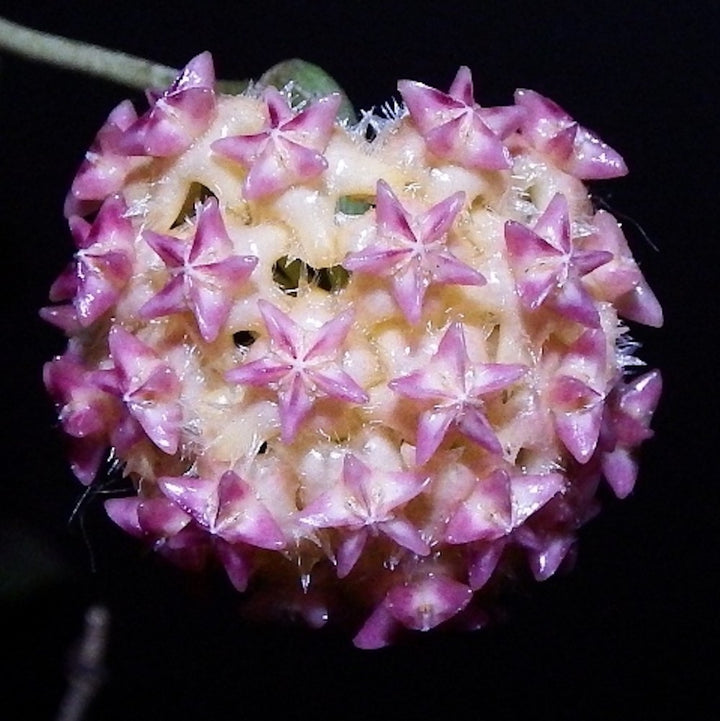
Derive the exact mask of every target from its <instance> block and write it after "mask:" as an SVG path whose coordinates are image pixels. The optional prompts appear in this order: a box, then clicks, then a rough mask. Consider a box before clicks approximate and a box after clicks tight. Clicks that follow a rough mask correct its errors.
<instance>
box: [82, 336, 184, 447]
mask: <svg viewBox="0 0 720 721" xmlns="http://www.w3.org/2000/svg"><path fill="white" fill-rule="evenodd" d="M108 343H109V346H110V356H111V358H112V360H113V362H114V364H115V367H114V368H113V369H111V370H99V371H97V372H96V373H95V374H94V378H95V381H96V383H97V385H98V386H99V387H100V388H102V389H103V390H104V391H106V392H107V393H110V394H112V395H115V396H117V397H118V398H120V399H121V400H122V402H123V404H124V406H125V408H126V409H127V411H128V415H126V416H125V418H124V419H123V420H122V421H121V422H120V423H119V424H118V429H117V435H118V436H119V437H126V438H127V443H128V444H130V443H131V442H132V441H134V440H137V435H138V434H137V428H136V425H135V422H137V423H139V424H140V426H141V427H142V429H143V430H144V431H145V433H146V434H147V436H148V437H149V438H150V440H151V441H152V442H153V443H154V444H155V445H156V446H157V447H158V448H160V449H161V450H162V451H165V453H169V454H173V453H175V452H176V451H177V448H178V444H179V442H180V425H181V421H182V408H181V406H180V403H179V395H180V381H179V379H178V377H177V375H176V374H175V371H174V370H173V369H172V368H171V367H170V366H169V365H168V364H167V363H166V362H165V361H163V360H161V359H160V357H159V356H158V354H157V353H156V352H155V351H154V350H153V349H152V348H150V346H148V345H146V344H145V343H143V342H142V341H141V340H140V339H139V338H136V337H135V336H134V335H133V334H132V333H130V332H128V331H126V330H125V329H124V328H122V327H121V326H119V325H115V326H113V327H112V328H111V329H110V332H109V334H108Z"/></svg>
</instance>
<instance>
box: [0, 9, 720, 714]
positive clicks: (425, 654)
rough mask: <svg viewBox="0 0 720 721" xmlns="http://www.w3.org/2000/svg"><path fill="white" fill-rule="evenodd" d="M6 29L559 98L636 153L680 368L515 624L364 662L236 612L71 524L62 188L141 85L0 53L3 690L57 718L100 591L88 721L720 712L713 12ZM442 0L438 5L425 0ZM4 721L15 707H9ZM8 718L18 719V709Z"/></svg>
mask: <svg viewBox="0 0 720 721" xmlns="http://www.w3.org/2000/svg"><path fill="white" fill-rule="evenodd" d="M0 7H1V8H2V12H3V14H4V15H6V16H7V17H8V18H9V19H13V20H16V21H19V22H24V23H26V24H28V25H32V26H33V27H36V28H38V29H42V30H45V31H49V32H53V33H59V34H63V35H66V36H69V37H74V38H77V39H82V40H85V41H90V42H96V43H99V44H103V45H106V46H111V47H115V48H117V49H121V50H124V51H126V52H130V53H134V54H137V55H140V56H144V57H150V58H152V59H154V60H157V61H160V62H163V63H165V64H168V65H172V66H174V67H181V66H182V65H183V64H184V63H185V62H186V61H187V60H188V59H189V58H190V57H192V56H193V55H195V54H196V53H197V52H200V51H202V50H205V49H209V50H211V51H212V52H213V55H214V58H215V65H216V69H217V71H218V75H219V76H221V77H228V78H229V77H245V76H255V77H256V76H258V75H259V74H261V73H262V72H263V70H265V69H266V68H267V67H269V66H270V65H272V64H274V63H275V62H277V61H278V60H280V59H284V58H287V57H291V56H300V57H303V58H305V59H307V60H310V61H313V62H316V63H318V64H320V65H322V66H323V67H324V68H325V69H326V70H327V71H329V72H330V73H331V74H332V75H333V76H334V77H335V78H336V79H338V81H339V82H340V83H341V84H342V85H343V86H344V88H345V90H346V91H347V93H348V94H349V96H350V97H351V99H352V100H353V101H354V103H355V104H356V107H370V106H373V105H376V104H380V103H382V102H384V101H385V100H387V99H389V98H390V97H391V96H393V95H395V96H396V97H397V92H396V81H397V79H398V78H403V77H407V78H411V79H417V80H422V81H424V82H426V83H428V84H429V85H433V86H436V87H440V88H441V89H446V88H447V87H448V86H449V83H450V82H451V80H452V78H453V76H454V73H455V71H456V70H457V67H458V66H459V65H460V64H467V65H469V66H470V67H471V69H472V70H473V74H474V78H475V90H476V97H477V99H478V100H479V102H481V103H482V104H483V105H495V104H502V103H507V102H510V99H511V96H512V92H513V90H514V89H515V88H516V87H530V88H533V89H535V90H538V91H539V92H541V93H543V94H546V95H549V96H550V97H552V98H553V99H554V100H556V101H557V102H558V103H560V104H561V105H562V106H564V107H565V108H566V109H567V110H568V111H569V112H570V113H571V114H572V115H573V116H574V117H575V118H576V119H578V120H579V121H580V122H582V123H584V124H586V125H588V126H590V127H592V128H594V129H596V130H597V131H598V132H599V134H600V135H601V136H602V137H603V139H604V140H606V141H607V142H608V143H610V144H611V145H612V146H613V147H615V148H616V149H618V150H619V151H620V152H621V153H622V154H623V155H624V157H625V159H626V161H627V163H628V165H629V166H630V169H631V172H630V175H629V176H628V177H626V178H624V179H621V180H617V181H613V182H611V183H607V184H603V185H600V186H597V188H596V191H597V192H598V193H599V194H600V195H602V197H604V198H605V199H606V200H607V201H608V202H609V203H610V204H611V205H612V206H613V207H614V208H616V209H617V210H618V211H620V212H622V213H624V214H625V215H627V216H630V217H631V218H633V219H634V220H635V221H636V222H637V223H638V224H639V225H640V226H641V227H642V228H643V229H644V232H645V233H646V234H647V236H649V237H650V238H651V239H652V242H653V243H654V244H655V245H656V246H657V247H658V249H659V252H656V251H655V250H653V248H652V247H651V246H650V245H649V244H648V243H647V242H646V240H645V239H644V238H643V237H642V234H641V233H640V232H638V231H637V230H636V229H635V227H634V225H633V224H632V223H630V222H627V223H626V224H625V228H626V232H627V234H628V236H629V238H630V242H631V245H632V248H633V251H634V252H635V254H636V257H637V258H638V260H639V261H640V262H641V264H642V268H643V270H644V272H645V275H646V277H647V279H648V280H649V282H650V283H651V285H652V286H653V288H654V290H655V292H656V293H657V295H658V296H659V298H660V300H661V302H662V303H663V306H664V309H665V313H666V323H665V327H664V328H663V329H662V330H659V331H657V330H652V329H645V328H637V329H636V331H635V336H636V337H637V338H638V339H639V340H640V341H641V342H642V343H643V350H642V352H641V355H642V357H643V358H644V359H645V360H646V361H647V362H648V365H649V366H650V367H659V368H661V370H662V372H663V375H664V379H665V393H664V396H663V399H662V402H661V406H660V408H659V410H658V413H657V415H656V419H655V422H654V427H655V429H656V438H655V439H654V440H652V441H651V442H649V443H648V444H646V446H645V447H644V449H643V453H642V466H641V474H640V479H639V482H638V486H637V488H636V491H635V492H634V493H633V494H632V496H631V497H630V498H628V499H627V500H625V501H623V502H619V501H615V500H613V499H612V498H610V497H609V496H608V497H607V498H606V503H605V508H604V512H603V513H602V514H601V516H599V517H598V518H597V519H595V520H594V521H592V522H591V523H590V524H589V525H588V526H587V527H586V528H585V529H584V531H583V532H582V534H581V543H580V555H579V560H578V564H577V567H576V569H575V570H574V572H573V573H572V574H570V575H567V576H563V577H557V578H553V579H551V580H550V581H547V582H545V583H544V584H542V585H538V586H536V587H534V588H532V589H530V590H523V591H522V592H521V593H520V594H519V596H518V598H517V600H516V601H515V602H514V603H513V604H511V607H510V612H509V614H508V619H507V620H506V621H505V622H504V623H501V624H498V625H496V626H495V627H493V628H491V629H487V630H484V631H480V632H478V633H473V634H465V635H460V636H456V635H448V634H442V633H436V634H426V635H419V634H418V635H417V637H416V638H415V637H414V638H413V639H412V640H410V641H409V642H408V643H405V644H403V645H401V646H397V647H392V648H389V649H384V650H381V651H376V652H366V651H358V650H356V649H354V648H353V647H352V645H351V641H350V638H348V637H345V636H340V635H337V634H335V633H333V632H326V631H321V632H309V631H305V630H303V629H298V628H289V629H288V628H275V627H270V628H264V627H258V626H252V625H248V624H246V623H243V622H241V621H240V620H239V619H238V618H237V616H236V614H235V613H234V609H233V598H232V594H230V593H228V592H226V591H225V590H224V588H215V587H212V588H210V587H205V588H201V589H198V588H196V587H195V584H194V583H193V580H192V579H191V578H188V577H187V576H185V575H182V574H180V573H178V572H177V571H175V570H174V569H172V568H169V567H167V566H166V565H164V564H163V563H161V562H159V561H158V560H157V559H155V558H154V557H152V556H148V555H147V554H144V553H143V552H142V551H141V550H140V549H139V547H138V546H137V545H136V544H135V542H134V541H132V539H129V538H126V537H125V536H124V535H123V534H121V533H120V532H119V531H118V530H117V529H115V528H114V527H113V526H112V525H111V524H110V523H109V522H108V521H107V520H106V519H104V518H103V515H102V512H101V511H100V504H101V499H96V500H95V501H92V502H90V503H88V504H86V506H85V507H84V509H83V510H82V512H80V513H79V514H77V515H76V516H75V517H74V518H73V519H72V520H70V518H71V514H72V510H73V507H74V506H75V504H76V503H77V501H78V500H79V498H80V494H81V490H82V489H81V488H80V486H79V485H78V484H77V483H76V482H75V481H74V480H73V479H72V477H71V474H70V472H69V471H68V469H67V466H66V462H65V460H64V456H63V450H62V446H61V442H60V439H59V433H58V432H57V430H56V429H55V428H54V418H53V413H52V408H51V406H50V403H49V402H48V400H47V399H46V397H45V394H44V391H43V389H42V385H41V380H40V376H41V367H42V363H43V362H44V361H45V360H47V359H49V358H51V357H52V355H53V354H55V353H58V352H61V350H62V347H63V341H62V338H61V337H60V334H59V333H58V332H56V331H55V330H53V329H52V328H51V327H50V326H47V325H45V324H43V323H42V322H41V321H40V320H39V319H38V318H37V308H38V307H40V306H41V305H43V304H45V303H46V293H47V288H48V287H49V285H50V283H51V281H52V280H53V279H54V278H55V276H56V275H57V273H58V272H59V271H60V270H61V268H62V267H63V265H64V263H65V262H66V261H67V259H69V257H70V255H71V253H72V244H71V240H70V237H69V234H68V232H67V230H66V227H65V223H64V220H63V218H62V201H63V198H64V195H65V192H66V189H67V187H68V186H69V183H70V180H71V179H72V177H73V174H74V172H75V169H76V167H77V165H78V163H79V161H80V159H81V158H82V155H83V153H84V151H85V149H86V147H87V145H88V144H89V142H90V140H91V139H92V137H93V136H94V134H95V132H96V130H97V129H98V128H99V126H100V125H101V124H102V122H103V121H104V119H105V117H106V115H107V113H108V112H109V110H110V109H111V108H112V107H114V106H115V105H116V104H117V102H119V100H121V99H122V98H124V97H133V99H136V100H140V97H139V94H138V93H134V94H133V93H132V91H130V92H129V91H126V90H124V89H122V88H119V87H117V86H113V85H110V84H108V83H105V82H102V81H98V80H93V79H89V78H86V77H82V76H80V75H76V74H71V73H67V72H63V71H61V70H56V69H53V68H50V67H46V66H39V65H33V64H30V63H27V62H24V61H21V60H18V59H16V58H11V57H8V56H6V55H2V56H0V62H1V63H2V65H1V66H0V175H1V176H2V177H1V180H0V182H1V183H2V188H1V189H0V244H1V246H0V247H2V249H3V260H4V262H3V266H4V272H3V274H2V277H3V278H4V280H3V294H2V296H3V301H4V302H3V308H4V310H5V312H4V313H3V314H2V322H3V335H2V338H3V341H4V343H3V347H2V355H3V372H2V381H3V395H2V400H3V406H4V412H3V422H4V425H5V429H4V435H3V444H4V451H5V458H4V459H3V460H2V461H1V463H2V486H1V487H0V490H1V491H2V495H1V496H0V500H1V502H2V503H1V505H0V564H2V567H1V568H0V574H2V575H0V584H1V585H0V590H1V591H2V594H1V595H0V632H1V633H2V637H1V638H0V679H1V682H0V692H3V694H2V706H3V707H4V708H5V709H8V708H10V707H11V704H12V702H13V701H14V700H15V699H17V700H18V702H19V704H20V708H21V709H22V710H21V711H19V712H18V713H17V715H16V717H17V718H23V719H36V718H37V719H51V718H53V715H54V711H55V709H56V708H57V706H58V703H59V700H60V698H61V696H62V692H63V689H64V687H65V678H64V659H65V657H66V654H67V652H68V649H69V647H70V645H71V643H72V641H73V639H75V638H76V637H77V636H78V634H79V633H80V630H81V627H82V615H83V613H84V611H85V609H86V608H87V606H88V605H89V604H90V603H92V602H95V601H101V602H103V603H105V604H106V605H107V607H108V608H109V610H110V613H111V615H112V632H111V639H110V645H109V649H108V662H107V663H108V675H107V679H106V683H105V685H104V686H103V688H102V691H101V693H100V695H99V696H98V698H97V699H96V702H95V704H94V706H93V707H92V709H91V711H90V713H89V714H88V715H87V716H86V721H92V720H99V719H103V720H107V721H114V720H115V719H130V720H138V721H144V720H145V719H147V720H148V721H164V719H178V720H179V721H184V720H185V719H206V718H207V719H213V720H214V721H223V720H225V719H243V720H252V719H258V718H263V717H265V715H266V714H268V713H270V712H273V711H279V712H280V713H282V718H297V719H310V718H313V719H314V718H325V717H328V718H329V717H337V718H342V719H354V718H380V719H384V718H393V717H398V718H408V719H409V718H423V719H450V720H451V721H452V720H453V719H456V718H460V717H462V718H477V719H520V718H525V717H530V718H552V719H572V720H575V719H578V720H580V721H583V720H584V719H596V718H597V719H613V720H616V719H630V718H643V719H665V718H667V719H686V718H692V719H710V718H717V717H718V715H716V714H718V712H719V711H720V704H718V702H717V690H718V681H720V674H719V673H718V672H717V671H716V670H714V668H713V663H712V662H713V661H715V662H716V661H717V656H718V651H719V650H720V648H719V646H720V644H719V641H720V634H719V633H718V630H719V628H718V627H719V625H720V624H719V623H718V606H720V604H719V603H718V601H720V597H719V595H718V593H717V590H716V589H715V583H716V582H717V580H718V566H719V562H718V553H719V551H720V543H719V542H718V539H719V538H720V524H719V523H718V514H720V502H719V501H720V494H719V493H718V490H717V489H718V483H720V479H719V478H718V470H717V466H716V465H715V464H716V463H717V459H716V458H715V456H714V453H715V452H716V450H717V447H718V443H719V442H720V438H719V437H718V433H717V428H718V425H717V415H718V414H717V404H718V392H717V385H718V372H717V362H716V358H717V351H716V350H715V341H716V340H717V332H716V327H717V324H718V303H717V294H718V290H719V286H720V283H719V282H718V272H717V271H718V250H717V248H718V243H719V242H720V237H719V234H718V214H719V208H720V194H719V193H718V175H719V174H720V164H719V163H718V147H719V140H718V133H719V131H720V123H719V122H718V120H719V115H718V112H717V104H718V101H717V96H718V90H720V87H718V82H717V77H716V73H717V67H718V62H717V58H716V56H715V47H714V46H715V45H716V44H717V42H718V40H719V39H720V23H718V17H717V10H716V9H715V8H716V7H717V6H716V3H714V2H712V1H710V0H708V2H686V3H682V4H681V3H668V4H667V8H665V7H662V6H661V4H660V3H654V2H642V1H639V2H633V1H632V0H631V1H629V2H627V3H624V4H622V5H620V4H618V5H615V4H613V5H612V6H611V4H609V3H600V2H557V3H553V2H535V3H533V4H527V5H525V4H523V3H516V2H503V3H489V2H484V3H483V2H478V3H475V4H472V3H453V2H442V3H428V4H427V5H422V4H421V3H416V4H410V3H408V4H407V5H406V6H405V7H406V8H414V9H402V7H403V6H402V5H401V4H400V3H386V4H385V5H384V6H383V5H382V4H377V5H373V4H372V3H369V2H310V1H306V2H273V1H271V0H265V2H262V3H260V2H257V3H254V4H250V3H219V2H205V3H200V2H196V3H188V4H181V5H180V6H177V5H176V6H175V7H174V8H173V9H169V6H167V5H165V4H160V3H153V2H145V3H139V2H117V3H110V2H107V3H90V2H63V3H57V2H49V1H47V2H41V1H39V0H36V1H35V2H33V3H27V2H2V3H0ZM421 8H426V9H421ZM4 713H5V711H4V712H3V715H4ZM5 717H6V718H11V716H5Z"/></svg>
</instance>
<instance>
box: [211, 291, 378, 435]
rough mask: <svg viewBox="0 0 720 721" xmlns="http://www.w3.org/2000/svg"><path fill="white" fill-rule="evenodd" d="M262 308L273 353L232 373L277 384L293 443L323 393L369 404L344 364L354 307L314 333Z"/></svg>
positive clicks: (238, 379)
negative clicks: (342, 357) (343, 348)
mask: <svg viewBox="0 0 720 721" xmlns="http://www.w3.org/2000/svg"><path fill="white" fill-rule="evenodd" d="M258 307H259V308H260V313H261V314H262V317H263V320H264V321H265V326H266V328H267V331H268V334H269V336H270V347H269V349H268V353H267V355H265V356H264V357H263V358H260V359H258V360H255V361H252V362H250V363H246V364H245V365H242V366H240V367H239V368H235V369H233V370H231V371H228V372H227V373H226V374H225V378H226V379H227V380H228V381H230V382H231V383H241V384H245V385H252V386H271V387H273V388H275V389H276V390H277V394H278V403H279V410H280V424H281V427H282V440H283V442H284V443H291V442H292V441H293V439H294V438H295V436H296V434H297V432H298V430H299V428H300V424H301V423H302V421H303V420H304V419H305V418H306V417H307V415H308V414H309V413H310V410H311V408H312V406H313V403H314V402H315V399H316V398H317V397H319V396H330V397H331V398H337V399H338V400H342V401H346V402H348V403H366V402H367V400H368V395H367V393H365V391H364V390H363V389H362V388H361V387H360V386H359V385H358V384H357V383H356V382H355V381H354V380H353V379H352V378H351V377H350V376H349V375H348V374H347V373H346V372H345V371H343V370H342V368H341V366H340V364H339V363H338V360H337V356H338V354H339V352H340V347H341V346H342V344H343V342H344V341H345V337H346V336H347V334H348V331H349V330H350V326H351V325H352V322H353V313H352V312H351V311H350V310H347V311H344V312H343V313H340V315H338V316H336V317H335V318H333V319H332V320H329V321H328V322H327V323H325V324H324V325H323V326H322V327H321V328H320V329H319V330H317V331H315V332H308V331H305V330H303V329H302V328H301V327H300V326H298V325H297V323H295V322H294V321H293V320H292V319H291V318H290V317H289V316H287V315H286V314H285V313H283V312H282V311H281V310H280V309H279V308H277V307H276V306H274V305H273V304H272V303H268V302H267V301H264V300H260V301H258Z"/></svg>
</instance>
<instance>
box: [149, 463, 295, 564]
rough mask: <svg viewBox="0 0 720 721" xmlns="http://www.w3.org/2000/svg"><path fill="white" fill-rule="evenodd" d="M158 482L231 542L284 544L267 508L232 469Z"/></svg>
mask: <svg viewBox="0 0 720 721" xmlns="http://www.w3.org/2000/svg"><path fill="white" fill-rule="evenodd" d="M158 484H159V486H160V489H161V490H162V492H163V493H164V494H165V496H166V497H167V498H169V499H170V500H172V501H173V502H174V503H175V504H177V506H179V507H180V508H181V509H182V510H183V511H184V512H185V513H187V514H188V515H189V516H190V517H192V518H193V520H194V521H195V522H196V523H197V524H198V525H199V526H201V527H202V528H203V529H205V530H206V531H207V532H208V533H210V534H212V535H216V536H219V537H220V538H222V539H224V540H225V541H227V542H228V543H230V544H236V543H246V544H248V545H251V546H257V547H258V548H269V549H274V550H278V549H279V548H282V547H283V546H284V545H285V538H284V536H283V533H282V531H281V529H280V527H279V526H278V524H277V522H276V521H275V519H274V518H273V517H272V515H271V514H270V511H268V510H267V508H266V507H265V505H264V504H263V503H262V502H261V501H260V500H258V499H257V498H256V497H255V496H254V495H253V492H252V490H251V488H250V486H249V485H248V484H247V482H246V481H244V480H243V479H242V478H241V477H240V476H238V475H237V473H235V472H234V471H225V473H223V474H222V475H221V476H220V478H219V479H212V478H201V477H198V476H178V477H170V476H164V477H162V478H160V479H158Z"/></svg>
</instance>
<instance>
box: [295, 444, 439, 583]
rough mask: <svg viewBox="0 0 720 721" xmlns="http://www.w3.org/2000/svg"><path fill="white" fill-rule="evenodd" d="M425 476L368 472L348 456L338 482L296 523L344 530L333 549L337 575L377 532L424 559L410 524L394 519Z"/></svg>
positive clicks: (422, 546) (352, 562) (423, 549)
mask: <svg viewBox="0 0 720 721" xmlns="http://www.w3.org/2000/svg"><path fill="white" fill-rule="evenodd" d="M428 481H429V478H427V477H424V476H423V475H422V474H420V473H418V472H415V471H394V472H393V471H383V470H381V469H379V468H370V467H369V466H367V465H366V464H365V463H363V462H362V461H361V460H360V459H359V458H357V456H355V455H353V454H352V453H348V454H347V455H346V456H345V459H344V461H343V473H342V482H341V483H338V484H336V485H335V486H333V488H332V489H331V490H329V491H327V492H326V493H323V494H322V495H321V496H320V497H319V498H317V499H315V500H314V501H313V502H312V503H310V504H309V505H308V506H307V507H306V508H304V509H303V511H302V512H301V514H300V521H302V522H303V523H306V524H308V525H310V526H313V527H315V528H346V529H347V530H348V531H349V533H348V534H347V535H345V536H344V538H343V539H342V541H341V542H340V546H339V548H338V554H337V555H338V558H337V574H338V577H340V578H343V577H345V576H347V574H348V573H350V571H351V570H352V569H353V567H354V566H355V563H356V562H357V560H358V558H360V555H361V554H362V551H363V548H364V547H365V543H366V542H367V540H368V537H369V536H370V534H371V533H373V534H376V533H382V534H384V535H386V536H388V537H389V538H392V539H393V540H394V541H396V542H397V543H398V544H399V545H401V546H403V547H404V548H408V549H410V550H411V551H413V553H418V554H420V555H426V554H428V553H429V552H430V547H429V546H428V544H427V542H426V541H425V540H424V539H423V537H422V536H421V535H420V533H419V531H418V530H417V529H416V528H415V526H413V524H412V523H410V521H407V520H405V519H404V518H402V517H401V516H399V515H398V513H397V511H398V510H399V509H400V507H401V506H404V505H405V504H406V503H408V502H409V501H411V500H412V499H413V498H415V496H417V495H418V494H419V493H420V492H421V491H422V489H423V488H424V487H425V485H426V484H427V483H428Z"/></svg>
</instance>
